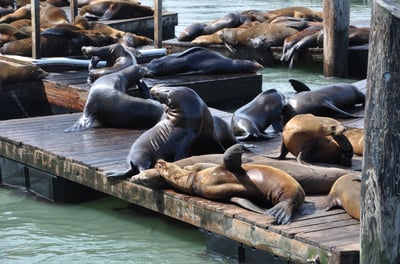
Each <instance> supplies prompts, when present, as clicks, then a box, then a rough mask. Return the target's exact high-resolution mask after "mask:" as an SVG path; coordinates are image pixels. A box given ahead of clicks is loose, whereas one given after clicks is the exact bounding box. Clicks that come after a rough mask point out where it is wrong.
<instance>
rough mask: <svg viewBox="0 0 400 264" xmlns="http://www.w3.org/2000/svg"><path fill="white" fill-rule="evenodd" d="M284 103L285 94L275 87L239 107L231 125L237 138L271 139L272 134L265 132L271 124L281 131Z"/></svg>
mask: <svg viewBox="0 0 400 264" xmlns="http://www.w3.org/2000/svg"><path fill="white" fill-rule="evenodd" d="M284 104H285V97H284V95H283V94H281V93H280V92H278V91H277V90H275V89H269V90H265V91H263V92H261V93H260V94H258V95H257V96H256V97H255V98H254V99H253V100H251V101H250V102H249V103H247V104H245V105H243V106H242V107H240V108H238V109H237V110H236V111H235V112H234V113H233V115H232V118H231V127H232V130H233V132H234V134H235V136H236V138H237V139H239V140H247V139H271V138H272V137H271V135H267V134H266V133H265V132H264V131H265V130H266V129H267V128H268V127H269V126H270V125H272V126H273V128H274V130H275V131H276V132H281V131H282V123H281V112H282V109H283V107H284Z"/></svg>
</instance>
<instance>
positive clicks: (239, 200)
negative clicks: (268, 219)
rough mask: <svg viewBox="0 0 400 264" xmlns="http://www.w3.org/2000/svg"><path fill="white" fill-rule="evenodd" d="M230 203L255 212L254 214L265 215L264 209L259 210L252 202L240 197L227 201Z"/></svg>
mask: <svg viewBox="0 0 400 264" xmlns="http://www.w3.org/2000/svg"><path fill="white" fill-rule="evenodd" d="M229 201H230V202H232V203H234V204H237V205H239V206H241V207H243V208H245V209H247V210H250V211H253V212H256V213H260V214H265V212H266V211H267V210H266V209H264V208H261V207H259V206H257V205H255V204H254V203H253V202H251V201H250V200H247V199H245V198H241V197H232V198H230V199H229Z"/></svg>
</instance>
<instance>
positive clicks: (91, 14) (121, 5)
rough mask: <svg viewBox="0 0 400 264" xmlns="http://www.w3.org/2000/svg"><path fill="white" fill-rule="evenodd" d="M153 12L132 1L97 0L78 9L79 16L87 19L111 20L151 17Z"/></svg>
mask: <svg viewBox="0 0 400 264" xmlns="http://www.w3.org/2000/svg"><path fill="white" fill-rule="evenodd" d="M153 14H154V10H153V9H152V8H151V7H149V6H144V5H141V4H138V3H137V2H133V1H120V0H97V1H94V2H91V3H90V4H88V5H85V6H83V7H81V8H80V10H79V15H80V16H84V17H87V18H88V19H98V20H111V19H126V18H138V17H145V16H152V15H153Z"/></svg>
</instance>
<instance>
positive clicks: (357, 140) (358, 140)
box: [343, 127, 364, 156]
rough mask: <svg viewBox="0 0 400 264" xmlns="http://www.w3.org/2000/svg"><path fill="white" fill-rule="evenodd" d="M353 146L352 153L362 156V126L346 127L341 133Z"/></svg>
mask: <svg viewBox="0 0 400 264" xmlns="http://www.w3.org/2000/svg"><path fill="white" fill-rule="evenodd" d="M343 134H344V135H345V136H346V137H347V138H348V139H349V141H350V143H351V145H352V146H353V151H354V154H356V155H359V156H362V155H363V151H364V128H355V127H346V131H344V133H343Z"/></svg>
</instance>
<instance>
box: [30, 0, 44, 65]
mask: <svg viewBox="0 0 400 264" xmlns="http://www.w3.org/2000/svg"><path fill="white" fill-rule="evenodd" d="M31 23H32V58H34V59H40V58H41V57H42V52H41V49H40V0H31Z"/></svg>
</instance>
